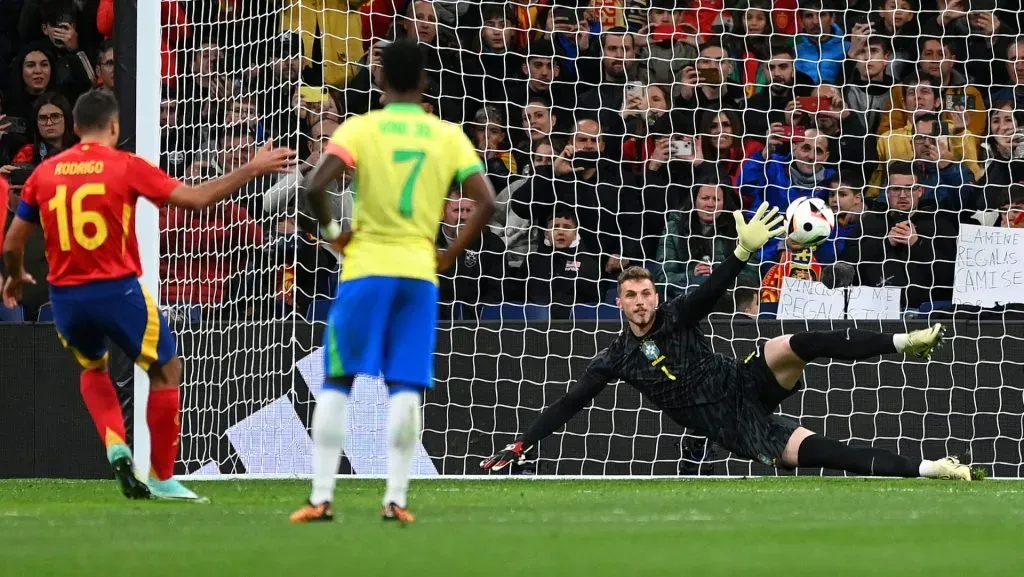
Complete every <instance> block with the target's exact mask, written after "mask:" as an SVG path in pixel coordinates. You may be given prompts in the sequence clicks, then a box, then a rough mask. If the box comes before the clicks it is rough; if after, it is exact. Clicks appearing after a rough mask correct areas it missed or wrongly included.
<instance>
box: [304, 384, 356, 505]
mask: <svg viewBox="0 0 1024 577" xmlns="http://www.w3.org/2000/svg"><path fill="white" fill-rule="evenodd" d="M347 406H348V395H347V394H345V393H342V392H340V391H336V390H333V389H323V391H322V392H321V393H320V396H319V398H317V400H316V408H315V409H313V492H312V493H310V496H309V502H310V503H313V504H314V505H319V504H320V503H323V502H324V501H331V500H333V499H334V485H335V483H336V482H337V480H338V465H339V464H340V463H341V450H342V448H343V446H344V444H345V418H346V416H347V415H346V413H347Z"/></svg>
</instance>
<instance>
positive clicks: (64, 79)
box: [42, 11, 96, 102]
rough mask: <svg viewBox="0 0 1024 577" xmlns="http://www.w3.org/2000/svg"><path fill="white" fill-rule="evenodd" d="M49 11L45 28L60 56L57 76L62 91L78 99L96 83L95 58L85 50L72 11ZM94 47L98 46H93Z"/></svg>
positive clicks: (43, 27) (44, 32) (70, 98)
mask: <svg viewBox="0 0 1024 577" xmlns="http://www.w3.org/2000/svg"><path fill="white" fill-rule="evenodd" d="M47 12H48V11H44V17H43V20H42V30H43V34H45V35H46V38H47V39H48V40H49V43H50V46H51V50H52V51H53V53H54V54H55V55H56V57H57V60H56V62H55V63H54V69H53V75H54V77H55V79H56V82H57V87H58V89H59V90H60V91H61V93H62V94H64V96H65V97H67V99H68V101H69V102H74V101H76V100H78V97H79V95H81V94H82V93H84V92H85V91H87V90H89V89H90V88H92V87H93V85H94V84H95V83H96V75H95V73H94V71H93V67H92V61H91V60H90V59H89V56H88V53H87V52H86V51H85V50H84V49H83V45H82V43H81V39H80V37H79V35H78V24H77V21H76V18H75V15H74V14H73V13H72V12H71V11H66V12H65V11H58V12H53V13H47ZM93 49H95V45H93V46H92V47H91V48H90V50H93Z"/></svg>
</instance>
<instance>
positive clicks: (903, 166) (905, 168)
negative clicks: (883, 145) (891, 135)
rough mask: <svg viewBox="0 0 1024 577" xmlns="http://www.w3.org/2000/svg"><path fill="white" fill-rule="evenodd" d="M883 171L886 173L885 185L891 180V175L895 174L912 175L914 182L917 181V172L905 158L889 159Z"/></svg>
mask: <svg viewBox="0 0 1024 577" xmlns="http://www.w3.org/2000/svg"><path fill="white" fill-rule="evenodd" d="M885 173H886V175H887V178H886V185H888V183H889V182H891V181H892V177H893V176H895V175H897V174H898V175H901V176H913V177H914V182H915V183H916V182H917V173H916V172H915V171H914V164H913V163H911V162H908V161H906V160H890V161H889V164H887V165H886V167H885Z"/></svg>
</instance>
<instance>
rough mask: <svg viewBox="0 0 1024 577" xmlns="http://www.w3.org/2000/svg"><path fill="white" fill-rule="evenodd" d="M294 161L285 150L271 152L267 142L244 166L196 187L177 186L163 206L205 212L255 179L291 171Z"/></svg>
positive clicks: (272, 146)
mask: <svg viewBox="0 0 1024 577" xmlns="http://www.w3.org/2000/svg"><path fill="white" fill-rule="evenodd" d="M295 159H296V157H295V151H294V150H292V149H290V148H287V147H278V148H275V147H274V145H273V143H271V142H267V144H266V145H264V146H263V148H261V149H260V150H259V151H258V152H256V156H254V157H253V159H252V160H250V161H249V162H248V163H246V164H245V165H244V166H241V167H239V168H237V169H235V170H233V171H231V172H229V173H227V174H225V175H224V176H222V177H220V178H215V179H213V180H211V181H209V182H204V183H203V184H200V185H199V186H185V185H181V186H178V187H176V188H175V189H174V190H172V191H171V194H170V196H168V197H167V202H168V203H170V204H173V205H174V206H180V207H182V208H190V209H192V210H200V209H203V208H206V207H208V206H210V205H211V204H214V203H216V202H218V201H220V200H223V199H225V198H227V197H229V196H231V194H233V193H234V192H235V191H236V190H238V189H239V188H242V186H244V185H245V184H246V183H247V182H249V181H250V180H252V179H254V178H256V177H259V176H263V175H265V174H273V173H276V172H283V171H286V170H291V169H292V168H294V167H295Z"/></svg>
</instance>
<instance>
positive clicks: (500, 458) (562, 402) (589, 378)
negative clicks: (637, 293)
mask: <svg viewBox="0 0 1024 577" xmlns="http://www.w3.org/2000/svg"><path fill="white" fill-rule="evenodd" d="M603 356H604V353H602V354H601V355H599V356H598V357H597V358H595V359H594V360H592V361H590V366H588V367H587V371H586V372H585V373H583V377H582V378H581V379H580V380H579V381H577V382H576V383H575V384H573V385H572V386H571V387H569V390H568V391H567V392H566V393H565V396H563V397H562V398H561V399H558V400H557V401H555V404H553V405H551V406H550V407H548V408H546V409H544V410H543V411H541V413H540V416H539V417H537V419H536V420H535V421H533V423H531V424H530V427H529V428H528V429H526V433H524V434H523V436H522V437H520V438H519V439H518V440H517V441H516V442H514V443H512V444H511V445H508V446H506V447H505V448H504V449H502V450H500V451H498V452H497V453H495V454H494V455H492V456H490V457H488V458H487V459H485V460H484V461H483V462H481V463H480V468H481V469H483V470H485V471H500V470H502V469H504V468H505V467H506V466H508V465H510V464H512V463H518V464H522V463H524V462H526V453H527V452H528V451H529V450H530V449H532V448H533V446H534V445H535V444H537V441H540V440H541V439H543V438H544V437H547V436H548V435H550V434H551V433H553V432H555V431H556V430H558V429H560V428H561V427H562V426H563V425H565V424H566V423H567V422H569V419H571V418H572V417H573V416H574V415H575V414H576V413H579V412H580V411H581V410H583V407H585V406H586V405H587V403H589V402H590V401H592V400H593V399H594V397H596V396H597V394H598V393H600V392H601V390H602V389H604V387H605V385H607V384H608V382H609V381H610V380H611V378H609V377H608V376H606V371H605V370H604V369H603V366H604V359H603Z"/></svg>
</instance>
